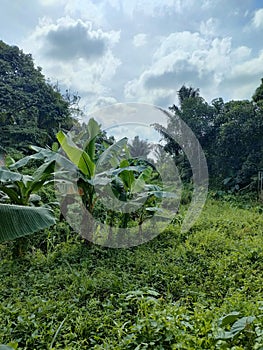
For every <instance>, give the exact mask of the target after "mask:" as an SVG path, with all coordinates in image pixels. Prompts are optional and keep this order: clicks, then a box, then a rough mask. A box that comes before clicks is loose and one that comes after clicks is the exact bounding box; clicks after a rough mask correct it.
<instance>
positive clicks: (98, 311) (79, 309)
mask: <svg viewBox="0 0 263 350" xmlns="http://www.w3.org/2000/svg"><path fill="white" fill-rule="evenodd" d="M262 232H263V217H262V208H261V206H260V205H253V204H249V205H246V203H243V204H242V203H240V202H238V201H234V200H220V201H218V200H214V199H209V200H208V202H207V204H206V207H205V209H204V211H203V213H202V215H201V216H200V218H199V219H198V221H197V222H196V224H195V225H194V226H193V227H192V228H191V230H190V231H189V232H186V233H182V232H181V230H180V227H179V226H176V225H175V226H169V227H167V229H166V230H165V231H164V232H162V233H161V234H160V235H159V236H158V237H156V238H155V239H153V240H152V241H150V242H148V243H146V244H143V245H141V246H138V247H133V248H129V249H109V248H103V247H100V246H96V245H93V246H90V245H86V244H84V242H83V241H82V240H81V238H79V237H78V235H77V234H75V233H73V232H71V230H70V229H69V227H68V226H67V224H66V223H59V224H58V225H57V227H56V228H54V229H53V230H52V231H45V232H42V233H41V234H37V235H35V236H32V238H31V240H30V245H29V247H28V248H27V252H26V253H25V255H24V256H22V257H15V258H14V257H13V256H12V252H11V250H12V249H11V248H12V244H6V245H2V246H0V259H1V260H0V274H1V284H0V300H1V304H0V305H1V306H0V319H1V328H0V343H3V344H8V343H9V345H10V346H12V347H11V348H15V349H18V350H20V349H21V350H22V349H23V350H26V349H28V350H29V349H30V350H32V349H41V350H42V349H68V350H69V349H72V350H80V349H81V350H82V349H96V350H98V349H112V350H113V349H114V350H122V349H123V350H125V349H133V350H143V349H152V350H162V349H164V350H166V349H171V350H173V349H174V350H175V349H176V350H177V349H193V350H198V349H235V350H238V349H257V350H259V349H261V350H262V349H263V318H262V315H263V297H262V293H263V287H262V286H263V274H262V263H263V249H262V247H263V235H262ZM0 349H1V346H0Z"/></svg>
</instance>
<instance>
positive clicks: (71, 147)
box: [57, 118, 127, 241]
mask: <svg viewBox="0 0 263 350" xmlns="http://www.w3.org/2000/svg"><path fill="white" fill-rule="evenodd" d="M100 133H101V128H100V126H99V124H98V123H97V122H96V121H95V120H94V119H93V118H91V119H90V120H89V122H88V125H87V132H86V133H84V134H81V135H80V136H79V137H77V138H76V141H75V140H73V136H71V135H70V134H65V133H64V132H63V131H59V132H58V134H57V140H58V142H59V144H60V146H61V148H62V150H63V151H64V153H65V154H66V156H67V157H68V159H69V160H70V161H71V162H72V164H73V165H74V166H75V167H76V169H77V170H78V179H77V186H78V188H79V190H80V193H81V200H82V203H83V212H82V222H81V228H80V229H81V235H82V236H83V237H84V238H85V239H87V240H88V241H92V235H93V231H94V220H93V219H94V211H95V206H96V203H97V202H98V199H99V195H98V191H96V189H97V187H98V186H105V185H107V184H109V183H110V182H111V181H112V178H111V177H110V176H109V173H111V171H114V170H115V171H116V166H117V165H118V163H119V161H120V154H122V152H123V149H124V148H125V147H126V146H127V138H123V139H121V140H119V141H118V142H116V143H114V144H112V145H111V146H109V147H108V148H106V149H105V150H104V151H103V152H101V153H100V154H99V155H98V154H97V152H96V139H97V138H98V136H99V135H100ZM108 163H110V164H111V168H110V169H109V170H108V171H102V169H103V165H105V164H108ZM98 164H99V166H98ZM104 169H105V168H104ZM64 170H67V169H64Z"/></svg>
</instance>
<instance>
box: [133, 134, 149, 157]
mask: <svg viewBox="0 0 263 350" xmlns="http://www.w3.org/2000/svg"><path fill="white" fill-rule="evenodd" d="M129 149H130V153H131V156H132V157H134V158H136V157H140V158H147V156H148V154H149V153H150V152H151V149H152V146H151V145H150V144H149V143H148V142H147V141H145V140H140V138H139V136H135V137H134V139H133V140H132V141H131V143H130V144H129Z"/></svg>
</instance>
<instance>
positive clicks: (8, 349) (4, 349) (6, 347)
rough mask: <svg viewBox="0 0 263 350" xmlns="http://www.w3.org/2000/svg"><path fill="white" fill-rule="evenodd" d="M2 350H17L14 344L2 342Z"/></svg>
mask: <svg viewBox="0 0 263 350" xmlns="http://www.w3.org/2000/svg"><path fill="white" fill-rule="evenodd" d="M0 350H15V348H13V347H12V346H9V345H4V344H0Z"/></svg>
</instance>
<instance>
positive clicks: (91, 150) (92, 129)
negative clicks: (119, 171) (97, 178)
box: [84, 118, 101, 159]
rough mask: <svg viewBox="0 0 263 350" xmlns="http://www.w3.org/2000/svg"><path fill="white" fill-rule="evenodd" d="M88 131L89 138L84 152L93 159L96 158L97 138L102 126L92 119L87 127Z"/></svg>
mask: <svg viewBox="0 0 263 350" xmlns="http://www.w3.org/2000/svg"><path fill="white" fill-rule="evenodd" d="M87 130H88V134H89V138H88V140H87V141H86V143H85V145H84V150H85V151H86V152H87V153H88V155H89V156H90V157H91V159H94V158H95V141H96V137H97V136H98V135H99V133H100V131H101V130H100V125H99V124H98V123H97V122H96V120H95V119H93V118H91V119H90V120H89V122H88V125H87Z"/></svg>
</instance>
